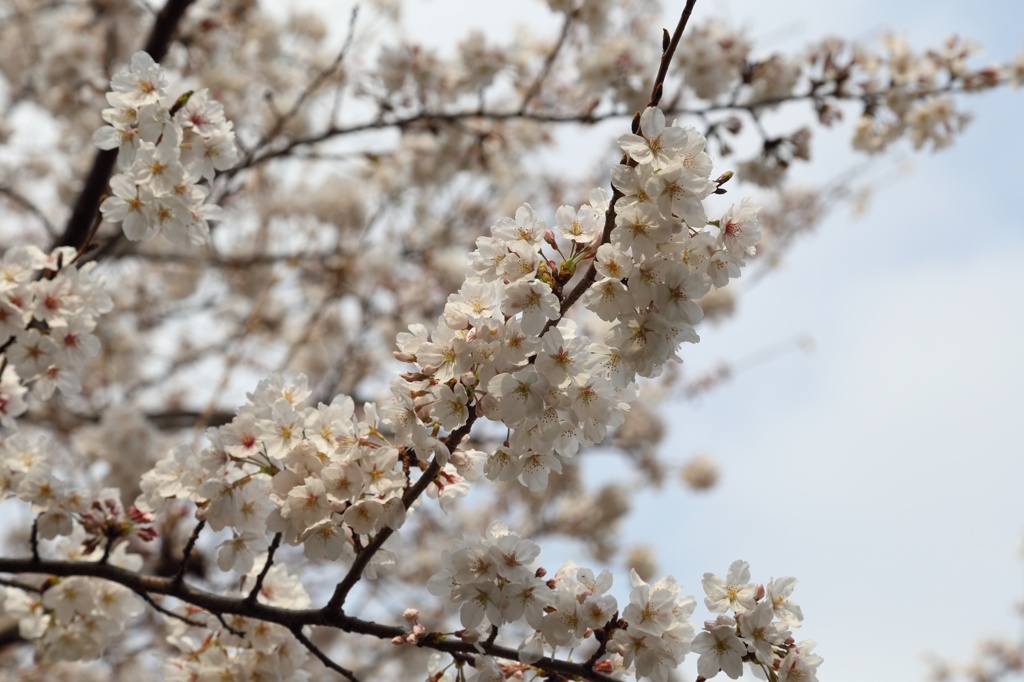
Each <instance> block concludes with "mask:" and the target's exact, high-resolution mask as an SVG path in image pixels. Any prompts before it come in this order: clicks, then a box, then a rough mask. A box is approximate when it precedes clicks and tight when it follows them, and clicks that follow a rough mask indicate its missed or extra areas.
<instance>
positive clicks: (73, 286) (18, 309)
mask: <svg viewBox="0 0 1024 682" xmlns="http://www.w3.org/2000/svg"><path fill="white" fill-rule="evenodd" d="M76 255H77V254H76V251H75V249H73V248H70V247H58V248H56V249H54V250H53V251H52V252H51V253H50V254H46V253H44V252H43V251H41V250H40V249H38V248H37V247H35V246H26V245H22V246H16V247H14V248H11V249H9V250H8V251H7V252H6V253H4V255H3V258H2V260H0V351H2V356H0V366H2V367H3V375H2V378H0V425H2V426H5V427H7V428H13V427H14V426H15V419H16V418H17V417H18V416H19V415H20V414H22V413H23V412H24V411H25V410H26V409H27V408H28V405H27V403H26V401H25V395H26V393H28V390H29V389H28V387H27V386H28V385H29V384H31V386H32V394H33V395H34V396H35V397H37V398H39V399H42V400H45V399H47V398H49V397H50V396H51V395H53V392H54V391H55V390H56V389H58V388H59V389H60V392H61V393H62V394H64V395H75V394H77V393H78V392H79V391H81V383H80V381H79V376H78V375H79V372H80V371H81V369H82V366H83V364H84V362H85V360H87V359H88V358H91V357H94V356H95V355H96V354H97V353H99V347H100V344H99V340H98V339H97V338H96V336H95V335H94V334H93V333H92V332H93V330H94V329H95V328H96V320H97V318H98V317H99V316H100V315H102V314H103V313H106V312H109V311H110V309H111V308H112V307H113V304H112V302H111V300H110V297H109V296H108V295H107V294H106V292H105V291H104V290H103V278H102V277H100V276H99V275H97V274H96V273H95V263H87V264H85V265H83V266H81V267H78V266H77V265H76V264H75V263H74V261H75V259H76Z"/></svg>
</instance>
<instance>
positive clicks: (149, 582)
mask: <svg viewBox="0 0 1024 682" xmlns="http://www.w3.org/2000/svg"><path fill="white" fill-rule="evenodd" d="M453 435H454V434H453ZM425 487H426V486H424V488H425ZM410 490H411V489H410ZM407 494H408V491H407ZM0 573H12V574H44V575H55V576H61V577H67V576H85V577H92V578H101V579H103V580H109V581H111V582H115V583H118V584H120V585H124V586H125V587H127V588H128V589H130V590H132V591H133V592H136V593H142V592H146V593H149V594H163V595H167V596H170V597H174V598H176V599H180V600H182V601H184V602H187V603H189V604H192V605H193V606H197V607H199V608H201V609H204V610H206V611H209V612H210V613H213V614H227V615H238V616H242V617H245V618H253V619H257V620H261V621H264V622H267V623H275V624H277V625H281V626H283V627H285V628H287V629H288V630H291V631H292V632H294V631H295V629H296V628H301V627H302V626H304V625H320V626H325V627H332V628H336V629H338V630H342V631H344V632H351V633H354V634H360V635H368V636H371V637H376V638H378V639H384V640H388V641H390V640H393V639H394V638H396V637H404V636H406V635H408V632H407V631H406V630H405V629H404V628H401V627H397V626H393V625H383V624H381V623H376V622H373V621H366V620H362V619H360V618H354V617H352V616H346V615H345V614H343V613H341V612H340V611H338V610H332V609H329V608H324V609H286V608H281V607H278V606H268V605H266V604H261V603H259V602H256V603H252V602H249V601H247V600H246V598H245V597H241V596H236V597H225V596H221V595H218V594H214V593H212V592H207V591H205V590H200V589H197V588H194V587H192V586H190V585H188V584H187V583H185V582H184V581H175V580H174V579H173V578H157V577H154V576H148V575H140V574H138V573H135V572H133V571H129V570H126V569H123V568H119V567H117V566H112V565H110V564H100V563H96V562H91V561H55V560H48V559H47V560H41V561H33V560H32V559H30V558H25V559H5V558H0ZM410 646H411V645H410ZM416 646H420V647H423V648H427V649H432V650H434V651H440V652H443V653H447V654H452V655H467V654H468V655H471V656H475V655H479V653H480V652H479V650H478V649H477V648H476V646H480V647H481V648H482V649H483V651H484V653H485V654H486V655H488V656H494V657H497V658H502V659H506V660H511V661H517V660H519V652H518V651H516V650H515V649H512V648H509V647H505V646H500V645H498V644H488V643H487V642H486V641H484V642H480V643H478V644H477V645H473V644H469V643H467V642H463V641H461V640H453V639H448V638H447V637H446V636H445V635H443V634H440V633H436V634H428V635H425V636H424V637H423V638H422V639H420V641H419V643H418V644H417V645H416ZM533 665H534V667H535V668H538V669H540V670H544V671H548V672H550V673H557V674H558V675H562V676H565V677H569V678H571V679H580V680H588V681H589V682H615V678H613V677H611V676H609V675H604V674H602V673H598V672H595V671H593V670H587V669H586V668H585V667H584V666H583V665H582V664H580V663H571V662H568V661H562V660H558V659H552V658H547V657H545V658H541V659H540V660H539V661H537V662H536V663H534V664H533Z"/></svg>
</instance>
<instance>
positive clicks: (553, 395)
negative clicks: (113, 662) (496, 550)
mask: <svg viewBox="0 0 1024 682" xmlns="http://www.w3.org/2000/svg"><path fill="white" fill-rule="evenodd" d="M639 132H640V133H641V134H639V135H633V134H629V135H624V136H622V137H621V138H620V139H619V144H620V146H621V147H622V149H623V150H625V152H626V153H627V154H628V155H629V158H630V159H631V160H632V161H633V163H631V164H622V165H619V166H616V167H614V168H613V169H612V184H613V186H614V188H615V190H616V197H615V199H616V203H615V207H614V210H615V222H614V225H613V226H612V225H607V226H606V224H605V222H606V215H607V214H608V212H609V207H610V203H611V197H609V196H608V194H607V193H606V192H604V191H603V190H600V189H596V190H594V191H593V192H592V193H591V201H590V203H589V204H585V205H583V206H582V207H580V208H579V209H578V210H577V209H574V208H573V207H571V206H562V207H561V208H559V209H558V211H557V212H556V214H555V222H556V229H557V232H558V235H559V236H560V237H562V239H563V243H562V244H559V241H558V239H557V238H556V236H555V234H554V233H553V232H551V231H549V230H546V229H545V223H544V222H543V221H541V220H540V219H539V218H538V217H537V215H536V213H535V212H534V210H533V209H532V208H531V207H530V206H529V205H524V206H522V207H521V208H520V209H519V210H518V211H517V212H516V216H515V219H512V218H504V219H501V220H499V221H498V222H497V223H496V224H495V225H494V226H493V227H492V229H491V235H490V236H489V237H481V238H480V239H478V240H477V249H476V251H474V252H473V253H472V254H471V256H470V259H471V263H472V266H473V270H474V272H473V274H471V275H470V276H469V277H467V278H466V281H465V283H464V284H463V286H462V288H461V289H459V291H458V292H457V293H455V294H453V295H451V296H450V297H449V299H448V302H447V304H446V306H445V309H444V312H443V314H442V315H441V317H440V318H439V319H438V321H437V324H436V325H435V327H434V329H433V330H428V329H427V328H426V327H424V326H422V325H415V326H413V327H411V328H410V331H409V332H408V333H404V334H400V335H399V337H398V347H399V352H398V353H397V354H396V357H397V358H398V359H400V360H403V361H406V362H412V363H415V365H416V369H417V371H416V372H414V373H411V374H409V375H407V376H406V377H404V378H402V379H396V380H395V381H394V382H393V383H392V392H393V393H394V394H395V396H396V397H395V402H396V403H397V404H398V405H399V406H401V413H402V415H403V416H404V419H403V420H402V424H403V428H404V429H405V432H408V431H409V429H410V428H413V427H415V428H418V429H420V430H421V431H423V432H424V433H428V431H427V428H428V427H429V428H431V429H434V431H436V429H437V428H441V429H445V430H447V431H449V432H451V431H453V430H454V429H457V428H459V427H461V426H462V425H463V424H465V423H466V421H467V419H468V418H469V415H470V412H471V411H475V412H476V413H477V414H480V415H483V416H486V417H488V418H490V419H493V420H495V421H500V422H502V423H503V424H504V425H505V426H506V427H507V428H508V430H509V436H508V438H507V439H506V440H505V442H504V443H503V444H501V445H500V446H499V447H497V448H496V449H494V450H493V451H492V452H491V453H490V454H489V456H488V459H487V462H486V465H485V468H484V471H485V473H486V475H487V477H488V478H490V479H492V480H497V481H502V480H513V479H518V480H519V481H521V482H522V483H523V484H524V485H526V486H528V487H529V488H530V489H531V490H539V489H543V488H544V487H545V486H546V485H547V480H548V476H549V473H550V472H551V471H555V472H560V471H561V463H560V460H559V456H561V457H572V456H573V455H575V454H576V452H577V451H578V450H579V449H580V448H581V447H583V446H587V445H592V444H594V443H598V442H600V441H602V440H603V439H604V437H605V434H606V433H607V431H608V429H609V428H614V427H616V426H617V425H618V424H620V423H621V422H622V420H623V412H624V411H625V410H626V409H628V404H629V402H630V401H631V400H632V399H633V398H635V396H636V394H637V384H636V377H637V376H638V375H639V376H643V377H652V376H657V375H658V374H659V373H660V372H661V370H662V367H663V365H664V364H665V363H666V362H667V361H669V360H673V359H678V358H677V356H676V350H677V348H678V346H679V344H680V343H682V342H696V341H698V340H699V337H698V336H697V333H696V331H695V330H694V325H695V324H696V323H697V322H699V321H700V319H701V317H702V316H703V312H702V311H701V308H700V306H699V305H698V304H697V303H696V302H695V301H696V300H697V299H699V298H701V297H702V296H704V295H705V294H707V293H708V291H709V290H710V289H711V287H712V286H716V287H721V286H724V285H725V284H726V283H728V281H729V280H730V279H731V278H734V277H737V276H739V274H740V268H741V267H742V266H743V265H744V259H745V258H746V257H747V256H749V255H752V254H753V253H754V248H755V244H756V243H757V240H758V239H759V237H760V232H759V230H758V227H757V210H758V209H757V207H756V206H754V205H752V204H750V203H748V202H743V203H742V204H741V205H739V206H738V207H733V208H731V209H729V211H728V212H727V213H726V214H725V216H724V217H723V218H722V219H721V220H720V221H716V222H714V223H710V224H709V222H708V219H707V216H706V214H705V210H704V207H703V203H702V201H703V199H705V198H706V197H707V196H708V195H709V194H711V193H712V192H713V191H715V189H716V188H717V186H718V183H717V182H716V181H712V180H711V179H710V173H711V169H712V164H711V158H710V157H709V156H708V154H707V153H706V152H705V151H704V143H705V140H704V137H703V136H702V135H701V134H700V133H699V132H697V131H696V130H695V129H694V128H692V127H687V128H679V127H675V126H673V127H666V126H665V117H664V115H663V114H662V112H661V111H660V110H659V109H657V108H653V107H652V108H648V109H647V110H646V111H644V113H643V115H642V116H641V117H640V122H639ZM608 228H611V229H610V233H609V234H608V235H607V236H606V235H605V231H606V230H607V229H608ZM606 237H607V239H608V241H607V243H603V242H604V240H605V238H606ZM545 245H548V246H550V247H551V248H552V249H553V250H554V251H555V252H556V254H555V255H557V256H558V257H559V258H560V259H561V263H560V264H557V263H556V261H555V260H553V259H552V258H548V257H547V256H546V255H545V254H544V253H543V252H542V249H543V247H544V246H545ZM564 251H568V255H566V254H565V253H563V252H564ZM590 260H593V261H594V268H595V271H596V275H595V281H594V282H593V284H592V286H590V288H589V290H587V291H586V293H585V294H584V295H583V296H582V301H583V303H584V304H585V305H586V307H587V308H588V309H589V310H591V311H592V312H593V313H594V314H596V315H597V316H598V317H600V318H601V319H602V320H604V321H605V322H607V323H608V325H607V329H606V331H605V332H604V336H603V338H601V339H594V338H591V337H589V336H587V335H584V334H582V333H580V330H579V328H578V326H577V325H576V324H575V323H574V322H573V321H572V320H570V319H569V318H567V317H564V316H563V314H564V312H565V311H564V310H563V309H562V308H563V307H564V306H563V305H562V303H563V301H564V300H565V299H566V298H567V297H568V295H569V294H568V293H567V291H566V290H567V289H568V286H569V285H570V284H571V280H572V276H573V273H574V272H575V271H576V269H577V267H578V266H579V265H580V264H581V263H586V262H588V261H590ZM563 287H565V288H566V290H563ZM391 412H392V413H393V412H394V409H392V410H391ZM434 431H429V433H434ZM414 435H415V434H414Z"/></svg>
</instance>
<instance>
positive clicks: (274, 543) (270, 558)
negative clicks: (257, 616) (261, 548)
mask: <svg viewBox="0 0 1024 682" xmlns="http://www.w3.org/2000/svg"><path fill="white" fill-rule="evenodd" d="M280 546H281V533H277V534H275V535H274V539H273V540H271V541H270V548H269V549H268V550H267V563H265V564H263V569H262V570H261V571H260V574H259V575H258V576H256V584H255V585H253V586H252V591H251V592H249V596H248V597H246V601H251V602H255V601H256V599H257V597H259V596H260V590H262V589H263V581H264V580H266V579H267V573H269V572H270V567H271V566H273V565H274V552H276V551H277V548H278V547H280Z"/></svg>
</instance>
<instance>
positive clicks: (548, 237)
mask: <svg viewBox="0 0 1024 682" xmlns="http://www.w3.org/2000/svg"><path fill="white" fill-rule="evenodd" d="M544 243H546V244H547V245H548V246H550V247H551V248H552V249H557V248H558V242H556V241H555V233H554V232H552V231H551V230H544Z"/></svg>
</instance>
